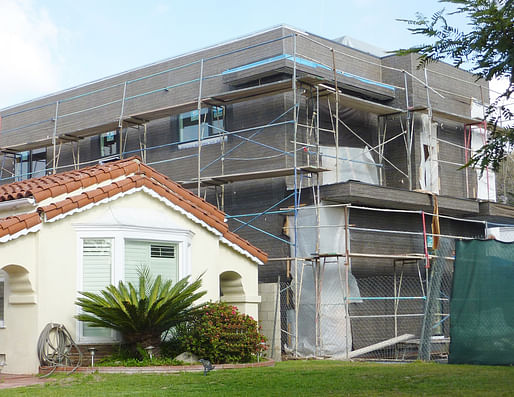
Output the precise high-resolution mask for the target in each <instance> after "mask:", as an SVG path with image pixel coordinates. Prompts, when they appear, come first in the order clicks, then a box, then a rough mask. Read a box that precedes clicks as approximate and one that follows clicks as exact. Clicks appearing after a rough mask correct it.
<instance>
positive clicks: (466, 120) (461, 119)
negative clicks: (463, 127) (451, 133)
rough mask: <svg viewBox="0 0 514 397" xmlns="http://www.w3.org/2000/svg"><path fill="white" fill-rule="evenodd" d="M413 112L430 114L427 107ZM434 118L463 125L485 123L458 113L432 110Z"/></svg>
mask: <svg viewBox="0 0 514 397" xmlns="http://www.w3.org/2000/svg"><path fill="white" fill-rule="evenodd" d="M411 111H413V112H421V113H428V108H427V107H421V108H415V109H411ZM432 116H433V117H435V118H437V119H443V120H450V121H455V122H457V123H462V124H479V123H481V122H483V120H481V119H476V118H472V117H469V116H463V115H460V114H456V113H450V112H447V111H444V110H441V109H432Z"/></svg>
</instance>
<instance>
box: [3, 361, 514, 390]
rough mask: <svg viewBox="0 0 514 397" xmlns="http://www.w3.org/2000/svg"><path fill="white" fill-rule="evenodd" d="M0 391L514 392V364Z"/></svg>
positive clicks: (73, 379) (309, 365)
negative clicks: (506, 365) (510, 365)
mask: <svg viewBox="0 0 514 397" xmlns="http://www.w3.org/2000/svg"><path fill="white" fill-rule="evenodd" d="M0 395H2V396H4V395H5V396H95V397H97V396H98V397H100V396H169V395H174V396H197V395H198V396H200V395H201V396H218V395H219V396H279V395H280V396H326V395H341V396H402V395H403V396H410V395H413V396H414V395H415V396H418V395H426V396H449V395H460V396H513V395H514V367H492V366H489V367H486V366H470V365H446V364H436V363H429V364H425V363H412V364H371V363H347V362H339V361H289V362H283V363H277V365H276V366H275V367H268V368H248V369H241V370H222V371H214V372H211V373H209V375H208V376H203V373H181V374H170V375H100V374H92V375H80V374H78V375H72V376H64V375H59V376H56V377H55V381H54V382H52V383H49V384H46V385H44V386H31V387H25V388H19V389H10V390H3V391H1V392H0Z"/></svg>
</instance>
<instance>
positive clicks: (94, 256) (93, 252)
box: [82, 239, 113, 337]
mask: <svg viewBox="0 0 514 397" xmlns="http://www.w3.org/2000/svg"><path fill="white" fill-rule="evenodd" d="M112 245H113V244H112V240H111V239H84V240H83V246H82V248H83V250H82V252H83V275H82V289H83V291H86V292H95V293H96V292H99V291H101V290H102V289H104V288H105V287H106V286H108V285H109V284H111V268H112ZM82 336H84V337H111V336H112V331H111V330H109V329H105V328H95V327H90V326H88V325H87V324H83V328H82Z"/></svg>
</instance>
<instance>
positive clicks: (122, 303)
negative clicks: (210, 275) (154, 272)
mask: <svg viewBox="0 0 514 397" xmlns="http://www.w3.org/2000/svg"><path fill="white" fill-rule="evenodd" d="M200 286H201V280H200V278H198V279H196V280H195V281H193V282H192V283H189V278H188V277H185V278H183V279H182V280H179V281H177V282H176V283H175V284H173V283H172V282H171V280H162V279H161V276H160V275H159V276H157V277H156V278H155V279H154V278H152V277H151V275H150V274H149V272H145V270H144V269H143V270H142V271H141V272H140V275H139V285H138V286H134V285H132V283H130V282H129V283H124V282H123V281H120V282H119V283H118V286H114V285H109V286H107V287H106V288H105V289H103V290H102V291H100V292H98V293H93V292H81V293H80V294H81V295H82V296H81V297H79V298H78V299H77V301H76V302H75V303H76V304H77V305H78V306H80V307H81V309H82V313H81V314H79V315H77V316H75V317H76V318H77V319H79V320H80V321H84V322H86V323H88V324H89V325H90V326H92V327H104V328H110V329H114V330H116V331H118V332H119V333H120V334H121V335H122V336H123V340H124V342H125V343H126V344H127V345H128V346H129V347H131V349H132V354H133V358H142V357H140V356H141V354H139V353H138V351H137V347H138V346H139V347H141V346H142V347H145V346H150V345H152V346H154V355H155V356H158V355H159V354H160V352H159V347H160V344H161V336H162V334H163V332H165V331H167V330H169V329H170V328H172V327H175V326H177V325H179V324H181V323H183V322H187V321H189V320H190V319H192V318H194V316H195V314H197V313H199V312H200V308H201V306H197V305H196V306H195V305H194V303H195V302H196V300H198V299H199V298H201V297H202V296H203V295H204V294H205V291H201V292H200V291H199V289H200Z"/></svg>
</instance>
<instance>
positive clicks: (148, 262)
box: [125, 240, 178, 285]
mask: <svg viewBox="0 0 514 397" xmlns="http://www.w3.org/2000/svg"><path fill="white" fill-rule="evenodd" d="M177 253H178V249H177V245H176V244H170V243H161V242H149V241H140V240H126V241H125V281H128V282H131V283H132V284H134V285H137V284H138V269H141V268H144V267H148V268H149V269H150V273H151V274H152V275H153V276H157V275H161V277H162V278H163V279H165V280H172V281H173V282H174V283H175V282H176V281H177V278H178V255H177Z"/></svg>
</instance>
